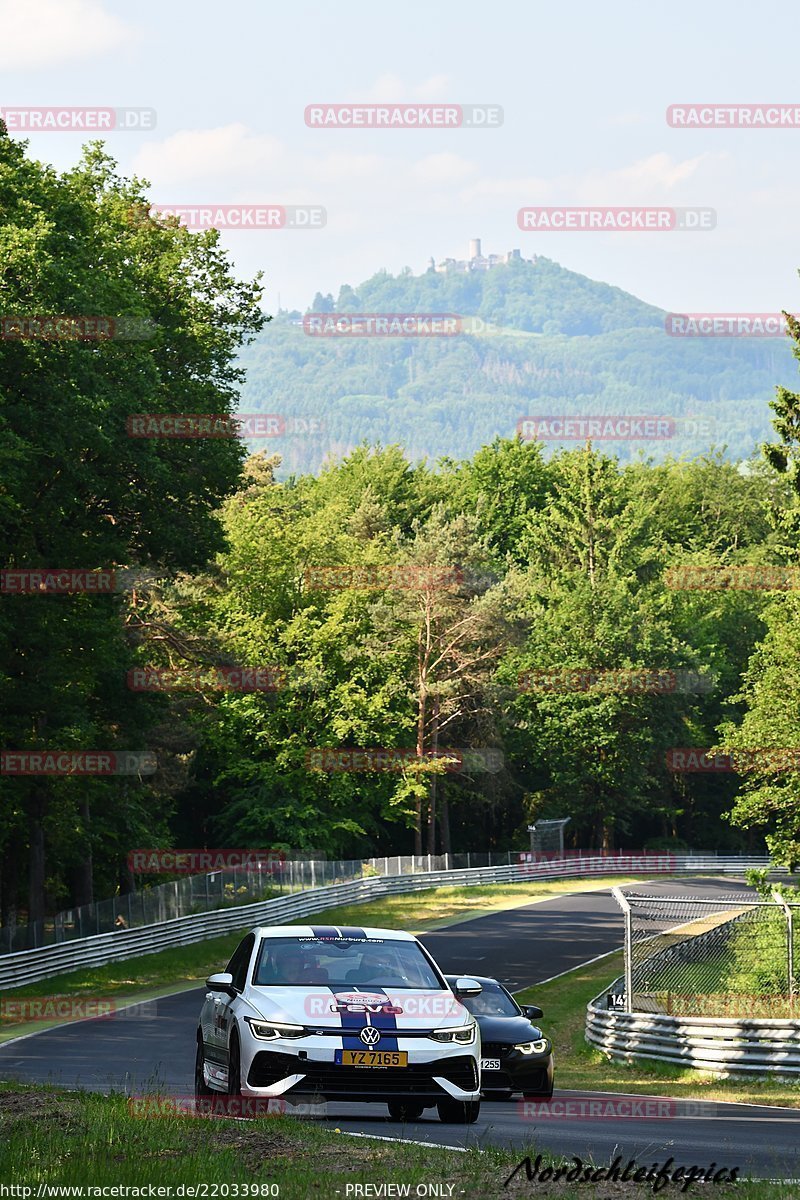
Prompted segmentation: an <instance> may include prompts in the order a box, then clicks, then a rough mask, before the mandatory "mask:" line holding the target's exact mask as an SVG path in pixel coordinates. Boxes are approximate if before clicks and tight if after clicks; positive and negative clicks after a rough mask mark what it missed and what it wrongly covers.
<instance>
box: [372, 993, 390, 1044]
mask: <svg viewBox="0 0 800 1200" xmlns="http://www.w3.org/2000/svg"><path fill="white" fill-rule="evenodd" d="M372 991H373V992H375V993H376V994H377V995H378V996H386V1003H387V1005H388V1006H389V1007H391V1004H392V1002H391V1000H390V999H389V995H388V993H387V992H386V990H385V989H384V988H372ZM370 1022H371V1024H372V1025H374V1026H376V1028H377V1029H380V1031H381V1040H380V1042H379V1044H378V1049H380V1050H396V1049H397V1017H396V1016H395V1015H394V1013H389V1012H380V1013H371V1014H370ZM387 1033H389V1034H390V1035H391V1034H392V1033H393V1034H394V1037H392V1036H388V1037H387Z"/></svg>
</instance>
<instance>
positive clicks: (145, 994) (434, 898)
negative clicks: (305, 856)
mask: <svg viewBox="0 0 800 1200" xmlns="http://www.w3.org/2000/svg"><path fill="white" fill-rule="evenodd" d="M630 882H631V880H630V879H628V878H625V879H622V878H619V877H614V878H613V879H612V878H608V879H582V880H558V881H555V882H549V883H536V882H530V883H528V882H524V883H506V884H485V885H479V886H475V887H446V888H432V889H430V890H425V891H422V892H413V893H410V894H408V895H402V896H387V897H385V898H384V899H381V900H371V901H369V902H367V903H366V904H351V905H348V906H346V907H342V908H333V909H326V910H325V911H324V912H321V913H319V914H317V915H316V916H310V917H302V918H300V919H299V920H298V921H296V922H294V924H308V923H309V922H319V923H322V922H324V923H325V924H334V925H376V926H379V927H384V928H387V929H410V930H411V931H412V932H415V933H417V932H423V931H425V930H430V929H438V928H442V927H444V926H447V925H450V924H453V923H455V922H458V921H468V920H472V919H473V918H474V917H478V916H483V915H485V914H486V913H489V912H496V911H498V910H501V909H508V908H513V907H515V906H519V905H522V904H531V903H533V902H535V901H542V900H549V899H552V898H553V897H554V896H558V895H562V894H564V893H570V892H583V891H594V890H596V889H597V888H601V887H611V886H612V885H613V884H617V883H620V884H622V883H630ZM248 928H250V925H249V923H247V922H243V924H242V928H241V929H239V930H237V931H236V932H235V933H229V934H225V935H224V936H223V937H217V938H211V939H209V940H207V941H204V942H195V943H193V944H192V945H190V946H178V947H174V948H173V949H170V950H159V951H157V952H156V953H155V954H144V955H139V956H138V957H136V958H130V959H126V960H125V961H124V962H119V963H109V964H107V965H106V966H103V967H88V968H86V969H84V970H81V971H73V972H70V973H69V974H67V975H58V976H55V977H53V978H51V979H45V980H41V981H40V982H39V983H30V984H26V985H24V986H22V987H19V988H9V989H6V991H5V993H4V995H5V996H7V997H8V998H13V999H18V998H23V997H44V996H54V995H58V996H79V997H84V998H85V997H92V998H103V999H110V1000H114V1002H115V1003H116V1004H119V1005H121V1004H124V1003H125V1002H127V1001H132V1000H137V1001H143V1000H147V999H152V998H154V997H157V996H165V995H169V994H170V993H172V992H178V991H183V990H185V989H186V988H187V987H192V986H199V985H200V984H202V983H203V982H204V981H205V979H206V978H207V977H208V976H209V975H210V974H211V973H212V972H214V971H220V970H222V968H223V967H224V965H225V963H227V961H228V959H229V958H230V956H231V954H232V953H233V951H234V950H235V949H236V946H237V945H238V943H239V941H240V940H241V937H242V935H243V933H244V932H245V931H246V930H247V929H248ZM57 1023H58V1022H56V1021H53V1022H49V1023H48V1022H36V1023H35V1024H33V1023H21V1022H19V1021H13V1022H12V1021H6V1020H3V1019H2V1018H0V1042H3V1041H8V1039H9V1038H12V1037H19V1036H21V1035H22V1034H24V1033H30V1032H33V1031H34V1030H37V1029H42V1028H44V1027H46V1026H47V1024H53V1025H55V1024H57Z"/></svg>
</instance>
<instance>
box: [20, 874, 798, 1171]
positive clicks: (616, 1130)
mask: <svg viewBox="0 0 800 1200" xmlns="http://www.w3.org/2000/svg"><path fill="white" fill-rule="evenodd" d="M626 890H629V891H637V892H642V893H646V894H659V893H660V894H665V895H669V894H685V895H697V896H707V897H713V896H716V895H725V894H730V893H731V892H737V891H739V890H749V889H746V888H745V885H744V884H743V883H742V882H740V881H735V880H731V879H725V880H718V879H692V880H686V881H682V882H680V883H676V882H675V881H661V882H655V883H647V884H644V883H636V884H634V885H631V887H630V888H627V889H626ZM422 940H423V941H424V942H425V944H426V946H427V947H428V948H429V949H430V951H431V952H432V954H433V955H434V957H435V958H436V960H437V962H438V963H439V965H440V966H441V967H442V969H443V970H445V971H447V972H448V973H449V972H462V973H464V974H469V972H470V971H473V972H475V973H476V974H480V975H496V976H498V977H499V978H501V979H503V980H504V981H506V982H507V983H508V984H510V985H511V987H512V988H514V989H519V988H522V987H527V986H528V985H530V984H535V983H537V982H542V981H543V980H545V979H549V978H551V977H552V976H554V975H558V974H559V973H560V972H562V971H568V970H570V969H571V968H572V967H575V966H578V965H579V964H580V963H582V962H586V961H587V960H588V959H590V958H594V957H595V956H597V955H600V954H604V953H606V952H607V951H609V950H614V949H617V948H618V947H619V946H620V943H621V940H622V919H621V914H620V912H619V908H618V906H617V905H616V903H615V902H614V900H613V898H612V896H611V895H610V893H609V892H607V891H606V892H585V893H581V894H579V895H565V896H563V897H558V898H556V899H553V900H548V901H545V902H543V903H540V904H533V905H526V906H525V907H522V908H516V909H511V910H509V911H507V912H499V913H496V914H492V915H490V916H485V917H478V918H475V919H474V920H471V921H468V922H465V923H464V924H462V925H457V926H452V927H450V928H448V929H443V930H441V931H439V932H435V933H429V934H425V935H424V936H423V938H422ZM223 965H224V964H220V967H222V966H223ZM203 994H204V989H202V988H197V989H193V990H191V991H188V992H181V993H179V994H177V995H174V996H168V997H165V998H163V999H160V1000H158V1001H156V1002H155V1012H152V1011H150V1012H148V1013H147V1014H146V1015H132V1016H130V1017H125V1015H124V1013H120V1014H119V1015H118V1016H117V1017H115V1018H113V1019H106V1020H99V1021H93V1022H78V1023H74V1024H71V1025H64V1026H61V1027H60V1028H58V1029H51V1030H47V1031H44V1032H42V1033H38V1034H34V1035H33V1036H31V1037H26V1038H21V1039H19V1040H18V1041H16V1042H10V1043H8V1044H6V1046H4V1047H0V1077H1V1078H3V1079H18V1080H21V1081H25V1082H28V1083H37V1082H38V1083H45V1082H47V1083H55V1084H61V1085H63V1086H67V1087H82V1088H86V1089H89V1090H92V1091H99V1092H109V1091H123V1092H126V1093H128V1094H141V1093H142V1092H150V1091H160V1092H164V1093H169V1094H178V1095H181V1096H188V1095H190V1094H191V1092H192V1088H193V1068H194V1051H195V1029H196V1025H197V1016H198V1013H199V1010H200V1005H201V1003H202V998H203ZM542 1024H543V1026H544V1027H545V1029H546V1027H547V1017H546V1013H545V1019H544V1021H543V1022H542ZM556 1083H558V1063H556ZM582 1097H583V1098H584V1099H585V1100H587V1101H588V1100H590V1099H591V1100H592V1101H594V1102H595V1104H594V1105H593V1106H592V1110H591V1112H590V1113H588V1115H584V1114H583V1112H582V1113H581V1115H580V1116H575V1115H572V1114H571V1113H570V1112H569V1110H570V1109H572V1113H573V1114H574V1112H575V1111H576V1109H575V1104H574V1103H573V1102H575V1101H577V1100H580V1099H581V1098H582ZM623 1099H624V1098H623V1097H622V1096H619V1095H617V1094H615V1095H614V1096H613V1097H612V1096H611V1095H610V1094H605V1093H584V1094H579V1093H575V1092H565V1091H560V1090H559V1089H558V1088H556V1093H555V1097H554V1103H553V1105H552V1106H551V1107H550V1109H548V1108H547V1106H541V1107H540V1108H538V1109H537V1111H536V1112H535V1114H534V1115H530V1114H529V1113H526V1112H525V1110H524V1108H523V1105H522V1103H521V1101H517V1100H513V1101H499V1102H498V1101H485V1102H484V1104H483V1105H482V1108H481V1115H480V1118H479V1120H478V1121H477V1122H476V1124H475V1125H471V1126H466V1127H464V1126H457V1125H444V1124H442V1123H441V1122H440V1121H439V1120H438V1119H437V1118H436V1116H435V1114H434V1115H430V1116H429V1115H427V1114H426V1116H424V1117H423V1118H422V1119H421V1120H420V1121H416V1122H414V1123H412V1124H409V1125H407V1126H405V1127H404V1126H401V1125H399V1124H398V1123H396V1122H392V1121H390V1120H389V1119H388V1116H387V1115H386V1110H385V1109H384V1107H383V1105H374V1106H372V1105H364V1104H336V1105H330V1106H329V1109H328V1112H327V1114H326V1116H325V1117H322V1118H315V1119H321V1120H324V1121H325V1122H327V1123H329V1124H331V1125H335V1126H336V1128H338V1129H341V1130H342V1131H343V1132H345V1133H361V1134H377V1135H379V1136H382V1137H387V1136H388V1137H393V1138H397V1137H406V1138H409V1139H411V1140H416V1141H426V1142H431V1143H438V1144H440V1145H450V1146H464V1145H477V1146H481V1145H498V1146H505V1147H511V1146H520V1147H523V1146H531V1145H533V1144H535V1145H536V1146H537V1148H539V1149H547V1150H549V1151H551V1152H553V1153H554V1154H555V1155H557V1156H562V1157H563V1158H564V1159H565V1160H566V1159H570V1158H571V1157H572V1156H573V1155H578V1156H580V1157H581V1158H582V1159H584V1161H586V1160H590V1161H593V1162H595V1163H597V1164H603V1163H606V1164H607V1163H609V1162H610V1161H611V1160H612V1159H613V1158H615V1157H616V1155H618V1154H619V1155H622V1156H623V1163H622V1165H623V1166H624V1165H625V1163H626V1162H627V1161H628V1160H629V1159H631V1158H636V1159H637V1165H641V1166H649V1165H652V1163H654V1162H656V1161H659V1162H664V1161H665V1160H666V1159H668V1158H669V1157H670V1156H671V1157H673V1158H674V1160H675V1164H676V1166H677V1165H686V1166H691V1165H693V1164H697V1165H699V1166H710V1164H711V1163H712V1162H716V1163H717V1165H718V1166H719V1167H722V1166H726V1167H728V1168H731V1167H739V1168H740V1170H741V1171H742V1172H747V1173H752V1174H754V1175H756V1176H759V1177H762V1178H765V1177H766V1178H787V1177H791V1178H794V1177H795V1176H796V1174H797V1173H798V1172H797V1166H796V1164H797V1146H798V1144H799V1143H800V1111H798V1110H795V1109H779V1108H766V1107H765V1108H760V1107H756V1106H748V1105H737V1104H716V1105H709V1104H706V1105H703V1106H700V1105H698V1106H697V1107H698V1108H702V1112H701V1113H699V1114H698V1113H697V1112H691V1113H690V1114H688V1115H674V1116H673V1115H671V1113H670V1112H669V1111H667V1114H666V1115H658V1116H655V1117H653V1116H649V1117H647V1118H640V1117H631V1116H620V1115H619V1113H618V1112H615V1113H614V1114H613V1115H611V1116H609V1115H604V1113H603V1110H602V1108H601V1109H598V1107H597V1105H598V1104H601V1105H602V1104H605V1102H612V1101H614V1102H620V1101H623ZM630 1099H631V1102H632V1104H634V1105H635V1102H636V1101H640V1102H641V1100H642V1097H636V1096H632V1097H630ZM651 1099H652V1098H651ZM564 1102H570V1103H568V1104H566V1110H567V1111H566V1113H565V1103H564ZM664 1111H665V1110H664V1108H663V1107H662V1108H661V1109H660V1113H661V1114H664ZM429 1112H430V1113H431V1114H433V1110H429Z"/></svg>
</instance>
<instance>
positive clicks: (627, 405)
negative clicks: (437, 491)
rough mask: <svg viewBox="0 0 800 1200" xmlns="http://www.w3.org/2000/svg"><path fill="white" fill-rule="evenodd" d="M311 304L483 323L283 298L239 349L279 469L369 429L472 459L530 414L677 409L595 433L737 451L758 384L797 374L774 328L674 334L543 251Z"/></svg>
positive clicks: (681, 451)
mask: <svg viewBox="0 0 800 1200" xmlns="http://www.w3.org/2000/svg"><path fill="white" fill-rule="evenodd" d="M314 305H315V306H316V307H317V308H320V307H322V308H323V309H330V310H332V311H336V312H341V313H387V312H388V313H454V314H456V315H460V316H469V317H475V318H479V319H480V320H481V321H482V322H484V323H485V325H481V326H477V327H476V328H477V330H478V331H477V332H464V333H461V334H459V335H458V336H446V337H370V338H361V339H359V338H358V337H320V336H309V334H308V333H307V332H306V331H305V329H304V327H303V324H302V317H301V314H300V313H299V312H297V313H279V314H278V315H277V316H276V318H275V320H274V321H273V322H271V323H270V325H269V326H268V327H267V328H266V329H264V330H263V332H262V333H261V334H260V335H259V336H258V337H257V338H256V339H255V340H254V342H253V345H252V346H250V347H248V348H247V349H246V350H245V351H244V353H243V355H242V362H243V364H244V365H245V366H246V368H247V380H246V383H245V386H244V389H243V392H242V402H241V409H242V411H243V412H254V411H257V412H267V413H276V414H281V415H283V416H284V417H285V418H286V422H287V432H286V436H284V437H281V438H279V439H276V440H275V441H274V442H272V443H271V445H272V447H273V448H274V449H275V450H277V451H279V452H280V453H281V455H282V456H283V468H282V471H281V475H282V477H286V475H287V473H289V472H294V473H307V472H310V471H316V470H317V469H318V468H319V467H320V466H321V465H322V464H323V462H324V461H325V459H326V457H328V456H330V455H336V456H338V457H341V456H342V455H343V454H346V453H348V452H349V451H350V450H351V449H353V448H354V447H355V446H357V445H358V444H360V443H361V442H362V441H363V440H364V439H365V438H366V439H368V440H369V441H370V442H380V443H382V444H383V445H387V444H390V443H394V442H397V443H400V444H402V445H403V447H404V448H405V450H406V453H407V454H408V456H409V458H411V460H412V461H419V460H420V459H423V458H425V457H426V456H427V457H428V458H429V459H431V461H436V460H437V459H438V458H439V457H440V456H442V455H449V456H451V457H453V458H471V457H472V455H473V454H474V453H475V452H476V451H477V450H478V449H479V448H480V447H481V446H483V445H486V444H488V443H491V442H492V441H494V439H495V437H513V436H514V433H515V431H516V429H517V426H518V422H519V421H520V419H521V418H523V417H525V416H527V415H536V414H539V415H551V414H561V415H564V414H572V415H579V416H580V415H586V414H591V415H597V414H605V413H623V414H636V415H641V414H644V413H649V414H653V415H656V416H662V417H670V418H674V419H675V421H676V426H675V430H674V436H672V437H671V438H669V439H668V440H666V441H665V442H662V443H661V444H660V445H655V446H653V447H650V446H647V445H646V444H643V443H641V442H636V441H629V442H617V443H605V444H604V445H605V448H606V449H607V450H608V451H609V452H611V453H614V454H616V455H617V456H618V457H620V459H624V460H625V461H632V460H633V459H635V458H636V457H637V456H638V455H639V454H640V452H641V451H642V450H645V451H647V452H649V451H650V450H651V449H653V450H655V451H656V452H657V453H658V454H659V455H660V456H662V457H663V456H666V455H672V456H673V457H678V456H688V455H692V456H694V455H697V454H700V453H702V452H703V451H704V450H706V449H708V448H709V447H710V446H723V445H724V446H726V447H727V449H728V453H729V454H731V455H733V456H736V457H740V458H746V457H748V456H749V455H750V454H751V453H752V451H753V447H754V446H756V445H757V444H758V443H759V442H760V441H763V440H764V438H765V437H767V436H768V435H769V412H768V409H767V406H766V402H765V396H769V395H770V394H771V393H772V389H773V388H774V386H775V384H776V383H784V384H790V383H791V380H792V378H793V373H794V364H793V363H792V357H791V354H790V352H789V349H788V346H787V345H786V344H785V342H784V341H781V340H780V339H775V338H772V339H770V338H767V339H758V338H730V337H717V338H702V337H701V338H680V337H670V336H668V335H667V333H666V332H665V316H666V314H665V313H663V312H660V311H659V310H658V309H656V308H654V307H653V306H652V305H649V304H645V303H643V302H642V301H641V300H638V299H636V298H635V297H634V296H631V295H629V294H627V293H626V292H623V291H621V290H620V289H619V288H614V287H610V286H609V285H608V284H604V283H598V282H596V281H594V280H590V279H587V278H585V277H584V276H582V275H577V274H576V273H575V272H573V271H568V270H566V269H565V268H563V267H561V266H559V265H558V263H555V262H552V261H550V260H549V259H546V258H542V257H540V258H538V259H537V261H536V263H535V264H529V263H525V262H517V263H511V264H509V265H507V266H497V267H494V268H493V269H492V270H490V271H485V272H476V273H473V274H471V275H466V274H464V275H462V274H458V273H452V274H449V275H445V274H440V273H438V272H434V271H428V272H426V273H424V274H422V275H413V274H412V273H411V272H410V271H407V272H405V273H403V274H400V275H390V274H388V273H387V272H381V273H379V274H377V275H375V276H373V278H372V279H369V280H367V281H366V282H364V283H362V284H359V285H358V287H357V288H353V287H349V286H347V285H345V286H343V287H342V288H341V289H340V291H339V295H338V297H337V298H336V300H335V301H334V299H333V297H332V296H321V295H319V293H318V294H317V296H316V297H315V301H314ZM312 307H313V306H312ZM468 328H470V329H471V328H472V327H471V326H468Z"/></svg>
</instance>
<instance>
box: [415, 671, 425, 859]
mask: <svg viewBox="0 0 800 1200" xmlns="http://www.w3.org/2000/svg"><path fill="white" fill-rule="evenodd" d="M426 699H427V697H426V693H425V684H424V680H423V679H422V678H420V686H419V692H418V694H417V758H420V759H421V758H422V755H423V754H424V753H425V715H426V707H427V705H426ZM414 815H415V824H414V853H415V854H422V818H423V808H422V799H421V798H420V797H419V796H418V797H417V798H416V800H415V801H414Z"/></svg>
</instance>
